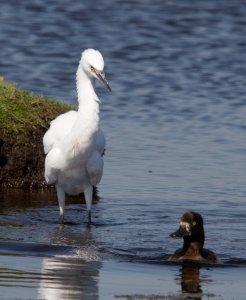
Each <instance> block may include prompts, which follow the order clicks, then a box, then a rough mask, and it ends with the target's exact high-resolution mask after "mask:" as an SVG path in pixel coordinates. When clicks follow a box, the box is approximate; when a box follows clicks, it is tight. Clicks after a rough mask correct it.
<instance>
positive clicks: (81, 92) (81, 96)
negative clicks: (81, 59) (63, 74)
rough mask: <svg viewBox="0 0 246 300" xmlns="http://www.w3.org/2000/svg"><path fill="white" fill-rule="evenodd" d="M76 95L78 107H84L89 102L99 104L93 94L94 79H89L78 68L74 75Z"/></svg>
mask: <svg viewBox="0 0 246 300" xmlns="http://www.w3.org/2000/svg"><path fill="white" fill-rule="evenodd" d="M76 81H77V94H78V102H79V106H81V105H83V106H84V105H86V103H90V102H92V101H93V102H99V99H98V97H97V95H96V93H95V89H94V86H95V79H94V78H90V77H89V76H88V75H87V74H86V73H85V72H84V71H83V70H82V68H81V67H80V66H79V67H78V70H77V74H76Z"/></svg>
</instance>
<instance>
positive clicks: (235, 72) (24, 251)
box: [0, 0, 246, 299]
mask: <svg viewBox="0 0 246 300" xmlns="http://www.w3.org/2000/svg"><path fill="white" fill-rule="evenodd" d="M245 17H246V7H245V5H244V3H243V2H242V1H222V0H217V1H199V0H198V1H188V0H187V1H186V0H184V1H176V0H173V1H171V0H170V1H158V0H156V1H152V2H151V3H150V2H149V1H125V2H124V3H122V1H117V0H116V1H113V0H106V1H103V3H102V2H100V1H93V2H92V1H83V2H81V1H78V0H74V1H72V2H67V1H65V0H62V1H57V0H51V1H41V0H35V1H32V2H31V3H30V1H27V0H24V1H17V0H11V1H8V2H5V3H1V10H0V44H1V53H0V74H2V75H4V77H5V79H6V80H8V81H14V82H16V83H17V85H18V86H19V87H21V88H25V89H28V90H30V91H32V92H34V93H39V94H42V95H44V96H46V97H51V98H55V99H57V100H59V101H62V102H67V103H73V104H74V103H76V93H75V72H76V68H77V63H78V61H79V59H80V53H81V51H83V49H85V48H88V47H93V48H98V49H99V50H100V51H101V52H102V53H103V55H104V57H105V65H106V69H105V72H106V74H107V77H108V80H109V81H110V83H111V86H112V89H113V93H112V94H109V93H108V91H107V90H106V89H105V88H104V87H103V86H101V85H100V84H98V85H97V86H98V89H97V92H98V95H99V97H100V99H101V100H102V105H101V123H102V128H103V130H104V132H105V135H106V138H107V149H106V156H105V170H104V176H103V180H102V182H101V184H100V186H99V190H100V195H101V196H102V199H101V200H100V201H99V202H98V203H96V204H95V205H94V207H93V217H94V220H95V223H96V224H97V226H96V227H95V228H92V229H91V230H89V231H88V229H87V228H86V226H85V224H86V223H85V222H86V211H85V207H84V205H83V206H81V204H80V203H79V202H70V203H68V205H67V206H66V212H65V216H66V220H67V222H68V223H67V224H73V225H65V226H64V227H62V228H61V227H60V226H59V225H58V224H57V219H58V208H57V204H56V199H55V195H53V194H50V193H48V194H47V193H45V192H43V193H37V194H36V193H33V194H28V195H27V194H26V193H25V192H22V191H18V192H15V191H8V192H5V193H2V194H1V210H0V212H1V215H0V225H1V227H2V230H1V243H2V244H1V249H2V250H0V253H1V256H0V259H1V261H2V263H1V266H3V268H4V270H2V269H1V277H0V278H1V281H0V296H1V299H36V298H37V299H38V298H40V299H43V298H44V299H63V298H64V299H83V297H85V299H90V297H91V299H98V298H99V299H111V298H112V299H114V297H115V295H118V296H120V295H124V294H127V293H128V292H129V293H131V294H140V293H141V292H142V293H145V294H161V295H165V296H168V295H176V297H178V296H177V293H181V294H182V293H183V291H182V289H181V287H180V281H181V282H182V272H181V271H180V270H179V269H180V267H178V266H170V265H165V264H164V265H163V261H160V260H159V258H160V257H161V256H165V255H168V254H170V253H172V252H173V251H174V249H176V248H178V247H179V246H180V243H181V241H179V240H173V239H170V238H169V233H170V232H172V231H173V230H174V229H176V227H177V225H178V222H179V218H180V216H181V215H182V213H183V212H184V211H186V210H188V209H193V210H196V211H198V212H200V213H201V214H202V215H203V216H204V220H205V230H206V246H207V247H208V248H210V249H213V250H214V251H215V252H216V253H217V254H218V256H220V257H221V258H222V259H223V260H224V261H225V262H228V263H230V262H234V263H235V262H236V261H239V262H241V263H243V262H244V261H245V259H246V238H245V232H244V227H245V213H246V205H245V195H246V185H245V170H246V159H245V157H246V150H245V149H246V147H245V142H244V140H245V129H246V122H245V113H246V102H245V95H246V85H245V78H246V56H245V52H246V42H245V36H246V26H245V25H246V21H245V20H246V18H245ZM69 222H70V223H69ZM50 244H52V245H57V247H58V248H52V247H51V248H50V247H49V246H48V245H50ZM60 247H61V248H60ZM64 247H65V248H64ZM66 247H67V248H66ZM40 249H43V250H42V251H41V250H40ZM64 255H65V257H66V258H65V259H64V261H63V260H61V258H60V256H62V257H63V256H64ZM146 257H147V258H150V259H152V260H154V261H155V263H154V264H148V263H147V262H146V261H145V259H146ZM74 260H75V261H74ZM126 261H131V263H129V264H128V263H126ZM140 262H141V263H140ZM16 265H17V266H19V267H16ZM47 266H48V268H47ZM61 266H62V267H61ZM228 268H229V269H228ZM57 269H58V270H60V272H61V273H59V272H58V275H57V278H56V275H54V274H55V273H56V270H57ZM67 269H69V270H70V272H71V278H72V279H71V281H69V280H68V279H67V277H66V275H64V274H66V272H67ZM47 270H48V271H47ZM54 270H55V271H54ZM143 270H145V271H143ZM6 272H7V274H9V272H10V274H12V275H11V276H10V277H11V279H10V280H11V284H10V286H11V287H12V288H11V292H10V291H9V289H8V287H9V282H6V279H5V278H6ZM16 272H17V273H18V274H22V275H21V276H20V277H18V276H19V275H18V276H16ZM47 272H48V273H47ZM83 272H84V274H85V275H84V276H85V277H86V278H87V279H86V280H85V278H80V277H79V275H78V274H81V273H83ZM143 273H147V274H149V280H150V282H151V283H150V284H149V286H148V288H147V287H145V282H146V280H147V279H146V277H145V276H144V274H143ZM23 274H24V275H23ZM33 274H35V275H33ZM47 274H48V275H47ZM160 274H162V275H160ZM33 276H34V278H33V282H30V278H32V277H33ZM47 276H48V279H47ZM136 276H137V277H138V278H139V281H138V283H136V284H135V285H134V284H133V281H134V280H135V279H136ZM198 277H199V276H198ZM243 277H245V267H240V268H238V267H229V266H228V267H226V268H215V269H213V268H212V269H208V270H207V269H204V268H203V269H201V270H200V277H199V278H200V279H199V280H200V281H199V283H200V285H201V289H202V291H203V295H202V296H200V298H202V299H206V297H208V296H209V295H210V294H209V293H211V295H215V296H214V297H215V299H233V298H234V297H235V299H244V296H242V295H243V292H242V288H243V284H241V283H242V281H241V278H243ZM13 278H15V280H13ZM133 279H134V280H133ZM23 280H24V282H23ZM110 280H111V281H112V280H114V281H113V282H116V283H115V286H114V288H112V287H111V286H110V284H109V283H110ZM117 280H118V281H117ZM66 282H67V284H68V288H67V286H66V284H65V283H66ZM82 282H83V284H82ZM160 282H161V284H160ZM52 283H54V285H53V284H52ZM69 284H70V285H69ZM26 285H28V286H29V285H31V288H27V287H26ZM160 285H161V286H162V287H160ZM227 285H228V286H232V287H233V288H231V289H230V290H226V289H224V286H227ZM62 286H65V288H61V287H62ZM13 287H15V288H13ZM73 288H74V289H73ZM45 289H46V296H45V293H44V292H42V291H43V290H45ZM40 290H41V292H40ZM58 290H61V293H63V294H61V295H62V296H61V295H60V296H59V295H57V294H56V296H57V298H55V296H54V295H53V298H48V297H52V291H53V292H54V291H56V292H57V293H58ZM67 290H73V291H74V293H73V294H70V295H67V294H66V292H67ZM76 291H77V292H76ZM54 293H55V292H54ZM199 293H200V292H199V289H198V290H197V294H199ZM50 295H51V296H50ZM182 295H183V297H185V295H186V294H182ZM199 295H200V294H199ZM211 295H210V296H211ZM59 297H60V298H59ZM180 297H181V296H180ZM180 299H182V298H180Z"/></svg>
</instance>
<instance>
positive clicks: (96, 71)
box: [94, 69, 112, 92]
mask: <svg viewBox="0 0 246 300" xmlns="http://www.w3.org/2000/svg"><path fill="white" fill-rule="evenodd" d="M94 72H95V74H96V75H97V78H98V79H99V80H100V81H101V82H102V83H103V84H105V85H106V87H107V88H108V90H109V91H110V92H112V89H111V87H110V85H109V83H108V81H107V79H106V77H105V74H104V73H103V72H101V71H98V70H96V69H94Z"/></svg>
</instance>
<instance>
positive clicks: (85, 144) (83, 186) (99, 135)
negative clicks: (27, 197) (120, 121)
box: [43, 49, 111, 223]
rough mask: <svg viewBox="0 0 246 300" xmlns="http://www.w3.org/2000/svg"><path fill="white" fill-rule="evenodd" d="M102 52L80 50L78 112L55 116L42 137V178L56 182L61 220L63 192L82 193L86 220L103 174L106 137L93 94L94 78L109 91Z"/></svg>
mask: <svg viewBox="0 0 246 300" xmlns="http://www.w3.org/2000/svg"><path fill="white" fill-rule="evenodd" d="M103 68H104V61H103V57H102V55H101V53H100V52H99V51H97V50H94V49H87V50H85V51H84V52H83V53H82V56H81V60H80V63H79V66H78V70H77V76H76V80H77V93H78V103H79V108H78V111H69V112H67V113H65V114H62V115H60V116H58V117H57V118H56V119H55V120H53V121H52V122H51V124H50V128H49V130H48V131H47V132H46V133H45V135H44V138H43V144H44V152H45V153H46V154H47V156H46V159H45V180H46V182H47V183H48V184H55V186H56V191H57V197H58V202H59V208H60V220H61V221H63V216H64V207H65V194H66V193H67V194H69V195H77V194H79V193H82V192H83V193H84V195H85V200H86V205H87V210H88V213H89V223H90V222H91V204H92V194H93V187H94V186H96V185H97V184H98V183H99V182H100V180H101V178H102V174H103V158H102V155H103V152H104V148H105V137H104V134H103V132H102V130H101V129H100V128H99V104H100V101H99V99H98V97H97V95H96V93H95V90H94V84H95V79H99V80H100V81H102V82H103V83H104V84H105V85H106V86H107V88H108V89H109V90H110V91H111V89H110V86H109V84H108V82H107V80H106V78H105V76H104V73H103Z"/></svg>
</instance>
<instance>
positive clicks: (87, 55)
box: [80, 49, 111, 91]
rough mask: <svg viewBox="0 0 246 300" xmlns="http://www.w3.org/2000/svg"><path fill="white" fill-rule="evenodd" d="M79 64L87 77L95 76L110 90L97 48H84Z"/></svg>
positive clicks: (102, 61)
mask: <svg viewBox="0 0 246 300" xmlns="http://www.w3.org/2000/svg"><path fill="white" fill-rule="evenodd" d="M80 64H81V66H82V68H83V70H84V71H85V72H86V74H87V75H88V76H89V77H92V78H96V79H98V80H100V81H101V82H102V83H104V84H105V85H106V87H107V88H108V89H109V91H111V88H110V85H109V83H108V81H107V80H106V77H105V74H104V72H103V68H104V60H103V57H102V54H101V53H100V52H99V51H98V50H94V49H86V50H84V51H83V52H82V54H81V61H80Z"/></svg>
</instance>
